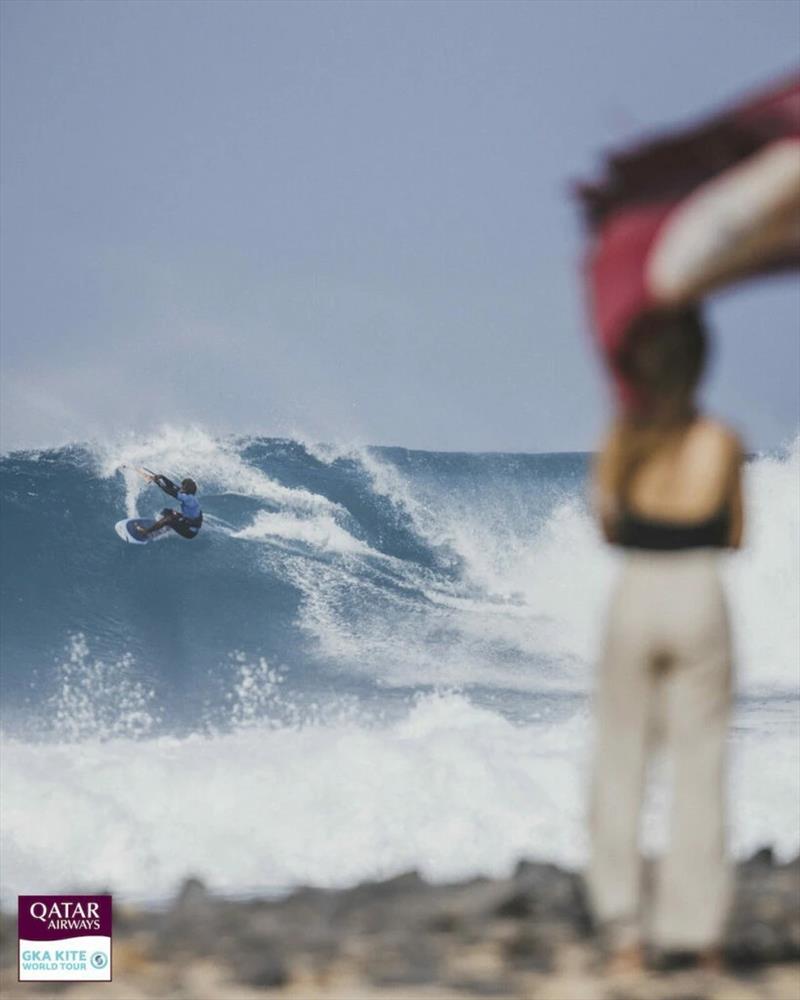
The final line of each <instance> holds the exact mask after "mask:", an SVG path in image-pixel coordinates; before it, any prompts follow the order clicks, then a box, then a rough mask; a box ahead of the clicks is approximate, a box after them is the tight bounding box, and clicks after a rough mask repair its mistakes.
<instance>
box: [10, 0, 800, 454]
mask: <svg viewBox="0 0 800 1000" xmlns="http://www.w3.org/2000/svg"><path fill="white" fill-rule="evenodd" d="M799 37H800V5H798V3H796V2H795V0H754V2H749V0H728V2H722V0H699V2H696V0H666V2H663V3H662V2H657V0H653V2H649V0H640V2H639V0H622V2H606V0H587V2H584V0H569V2H552V3H551V2H546V0H538V2H530V3H510V2H509V3H501V2H488V3H482V2H469V3H461V2H445V3H438V2H400V3H392V2H380V3H370V2H360V3H345V2H335V0H329V2H323V3H306V2H294V3H277V2H275V3H267V2H264V3H259V2H244V3H239V2H235V0H224V2H222V3H216V2H203V3H194V2H190V0H184V2H177V3H171V2H163V0H162V2H136V3H126V2H120V0H117V2H77V3H74V2H69V0H57V2H55V3H49V2H43V0H38V2H26V0H5V2H3V3H2V81H0V82H1V83H2V90H1V92H0V93H1V95H2V134H1V135H0V139H1V140H2V142H1V155H2V247H1V248H0V249H1V250H2V260H1V266H2V272H1V274H0V277H1V279H2V286H1V287H0V293H2V301H1V309H2V311H1V313H0V319H1V321H2V363H3V376H2V379H3V380H2V411H1V413H2V438H3V443H4V446H5V447H19V446H29V445H30V446H38V445H43V444H54V443H60V442H63V441H64V440H68V439H76V438H85V437H88V436H96V435H105V434H107V433H118V432H119V431H121V430H128V429H131V428H133V429H139V430H142V431H145V430H148V429H150V428H152V427H154V426H158V425H159V424H161V423H163V422H170V423H197V424H200V425H202V426H205V427H207V428H210V429H213V430H219V431H231V430H234V431H247V432H251V431H255V432H259V433H264V434H275V435H290V434H304V435H307V436H309V437H311V438H314V439H316V440H326V441H332V440H338V441H346V440H357V441H360V442H372V443H392V444H403V445H407V446H409V447H422V448H443V449H459V450H461V449H464V450H488V449H493V450H525V451H541V450H553V449H584V448H588V447H591V446H592V445H593V444H594V442H595V440H596V438H597V435H598V433H599V428H600V427H601V425H602V421H603V417H604V413H605V405H606V399H605V387H604V382H603V379H602V377H601V373H600V371H599V369H598V368H597V366H596V364H595V359H594V357H593V355H592V353H591V350H590V346H589V341H588V338H587V335H586V322H585V316H584V311H583V301H582V293H581V285H580V279H579V259H580V254H581V248H582V234H581V229H580V225H579V219H578V213H577V211H576V207H575V205H574V203H573V202H572V200H571V197H570V193H569V184H570V182H571V181H572V180H574V179H576V178H581V177H586V176H587V175H591V174H592V173H593V172H594V171H595V170H596V169H597V167H598V165H599V163H600V157H601V155H602V152H603V151H604V150H607V149H608V148H609V147H615V146H619V145H625V144H626V143H628V142H629V141H630V140H631V139H633V138H637V137H639V136H640V135H641V134H642V133H643V132H646V131H648V130H651V129H659V128H663V127H665V126H669V125H671V124H674V123H681V122H687V121H691V120H692V119H693V118H695V117H698V116H702V115H704V114H705V113H707V112H710V111H712V110H714V109H715V108H716V107H718V106H719V104H720V103H723V104H724V103H726V102H728V101H730V100H731V99H734V98H736V97H737V96H739V95H740V94H742V93H743V92H746V91H747V90H748V89H749V88H751V87H752V86H754V85H759V84H762V83H765V82H769V81H770V80H771V79H772V78H773V77H775V76H777V75H779V74H781V73H784V72H786V71H787V70H790V69H791V68H792V67H793V66H794V65H795V64H796V63H797V61H798V58H799V57H800V51H799V49H800V43H799V42H798V38H799ZM712 318H713V319H714V320H715V326H716V327H717V329H718V331H719V350H718V352H717V359H716V364H715V367H714V372H713V377H712V379H711V383H710V387H709V396H710V402H711V404H712V406H713V407H714V408H716V410H717V411H718V412H721V413H723V414H725V415H728V416H730V417H732V418H733V419H734V420H735V421H736V422H737V424H738V425H739V426H740V428H741V429H742V430H743V432H744V433H745V436H746V438H747V439H748V441H749V442H750V443H751V444H752V445H754V446H759V447H764V446H771V445H775V444H778V443H780V442H781V441H782V440H785V439H787V438H789V437H791V436H793V435H794V433H796V430H797V427H798V419H799V418H798V405H799V404H798V392H799V390H798V381H799V379H798V374H799V373H800V348H799V347H798V343H800V338H799V337H798V330H799V329H800V291H799V290H798V285H797V282H796V281H795V280H793V279H791V278H783V279H774V280H772V281H769V282H763V283H761V284H760V285H753V286H752V287H750V288H745V289H742V290H739V291H736V292H735V293H732V294H729V295H727V296H725V297H723V298H722V299H721V300H720V301H719V303H717V304H716V305H715V307H714V309H713V312H712Z"/></svg>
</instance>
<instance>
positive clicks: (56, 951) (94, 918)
mask: <svg viewBox="0 0 800 1000" xmlns="http://www.w3.org/2000/svg"><path fill="white" fill-rule="evenodd" d="M18 920H19V979H20V981H21V982H36V981H45V980H48V981H52V980H61V981H62V982H63V981H73V982H85V981H86V980H94V981H103V982H108V981H110V979H111V896H20V897H19V906H18Z"/></svg>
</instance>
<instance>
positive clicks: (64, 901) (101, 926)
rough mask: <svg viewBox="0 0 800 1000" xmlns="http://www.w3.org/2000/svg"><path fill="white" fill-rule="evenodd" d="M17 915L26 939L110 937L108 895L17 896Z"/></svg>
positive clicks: (109, 899)
mask: <svg viewBox="0 0 800 1000" xmlns="http://www.w3.org/2000/svg"><path fill="white" fill-rule="evenodd" d="M17 914H18V922H19V936H20V938H23V939H24V940H26V941H59V940H61V939H62V938H73V937H81V936H84V935H105V936H107V937H109V938H110V937H111V896H20V897H19V905H18V910H17Z"/></svg>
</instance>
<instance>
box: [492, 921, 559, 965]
mask: <svg viewBox="0 0 800 1000" xmlns="http://www.w3.org/2000/svg"><path fill="white" fill-rule="evenodd" d="M504 951H505V955H506V958H507V959H508V960H509V962H511V964H512V965H514V966H516V967H517V968H520V967H522V968H525V969H531V970H534V971H536V972H550V971H551V970H552V968H553V947H552V942H551V941H550V940H549V939H548V938H547V936H546V935H545V934H543V933H542V932H541V931H537V930H536V929H534V928H530V927H526V928H525V929H524V930H521V931H520V932H519V934H517V935H516V936H515V937H513V938H511V940H509V941H507V942H506V944H505V948H504Z"/></svg>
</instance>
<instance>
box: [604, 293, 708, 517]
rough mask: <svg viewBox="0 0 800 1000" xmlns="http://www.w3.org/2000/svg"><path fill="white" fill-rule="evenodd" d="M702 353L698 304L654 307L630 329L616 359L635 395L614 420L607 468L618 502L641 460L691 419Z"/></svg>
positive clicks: (673, 439) (703, 336)
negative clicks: (615, 425) (613, 439)
mask: <svg viewBox="0 0 800 1000" xmlns="http://www.w3.org/2000/svg"><path fill="white" fill-rule="evenodd" d="M706 355H707V337H706V331H705V326H704V324H703V319H702V315H701V313H700V310H699V308H698V307H695V306H692V307H688V308H684V309H680V310H658V311H653V312H650V313H648V314H646V315H645V316H643V317H642V318H641V319H640V320H638V321H637V322H636V323H635V324H634V325H633V326H632V327H631V329H630V331H629V334H628V336H627V338H626V341H625V347H624V348H623V350H622V351H621V353H620V355H619V356H618V357H617V359H616V362H617V368H618V370H619V372H620V374H621V375H622V376H623V377H624V378H625V380H626V381H627V383H628V384H629V385H630V387H631V388H632V390H633V397H634V398H633V402H632V404H631V405H630V406H629V408H628V409H627V410H626V411H625V412H624V413H623V414H622V417H621V419H620V421H619V425H618V434H617V447H616V449H615V458H614V461H613V464H612V468H611V489H612V493H613V495H614V497H615V498H616V501H617V503H618V504H619V505H623V504H624V500H625V497H626V494H627V491H628V489H629V487H630V483H631V480H632V479H633V476H634V475H635V473H636V471H637V469H638V468H639V467H640V466H641V465H642V463H643V462H644V461H646V459H647V458H648V457H649V456H650V455H652V454H653V453H654V452H656V451H658V450H660V449H662V448H663V447H666V446H668V445H669V444H672V443H674V442H676V441H677V440H680V438H681V436H682V435H683V433H684V431H685V430H686V428H687V427H688V426H689V425H690V424H691V423H692V421H693V420H694V418H695V415H696V409H695V391H696V389H697V386H698V384H699V382H700V379H701V377H702V375H703V371H704V368H705V361H706Z"/></svg>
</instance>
